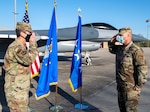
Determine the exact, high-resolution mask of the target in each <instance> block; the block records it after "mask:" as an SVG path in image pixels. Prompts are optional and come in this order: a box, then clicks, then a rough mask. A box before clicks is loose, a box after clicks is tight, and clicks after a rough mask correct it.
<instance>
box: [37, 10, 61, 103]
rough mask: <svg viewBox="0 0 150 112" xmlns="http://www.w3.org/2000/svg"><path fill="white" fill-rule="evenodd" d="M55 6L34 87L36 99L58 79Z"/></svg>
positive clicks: (48, 91) (46, 92)
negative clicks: (36, 84) (37, 78)
mask: <svg viewBox="0 0 150 112" xmlns="http://www.w3.org/2000/svg"><path fill="white" fill-rule="evenodd" d="M56 29H57V27H56V17H55V7H54V9H53V14H52V20H51V25H50V28H49V32H48V40H47V42H46V49H45V55H44V59H43V63H42V68H41V73H40V77H39V81H38V86H37V89H36V94H35V97H36V100H39V99H41V98H43V97H46V96H48V95H49V94H50V85H56V84H57V81H58V56H57V33H56Z"/></svg>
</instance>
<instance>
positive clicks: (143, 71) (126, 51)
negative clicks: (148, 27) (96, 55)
mask: <svg viewBox="0 0 150 112" xmlns="http://www.w3.org/2000/svg"><path fill="white" fill-rule="evenodd" d="M117 40H118V41H119V42H120V43H119V42H118V41H117ZM121 44H122V45H121ZM109 51H110V52H111V53H114V54H116V82H117V90H118V104H119V108H120V112H138V109H137V106H138V102H139V98H140V93H141V88H142V86H143V85H144V84H145V83H146V81H147V71H148V70H147V65H146V61H145V57H144V53H143V50H142V49H141V48H140V47H138V46H137V45H135V44H134V43H133V42H132V31H131V29H130V28H121V29H120V30H119V33H118V34H117V35H115V36H114V37H112V38H111V40H110V42H109Z"/></svg>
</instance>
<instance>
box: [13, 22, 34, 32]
mask: <svg viewBox="0 0 150 112" xmlns="http://www.w3.org/2000/svg"><path fill="white" fill-rule="evenodd" d="M16 29H17V30H21V31H29V32H33V31H32V29H31V25H30V24H29V23H25V22H17V26H16Z"/></svg>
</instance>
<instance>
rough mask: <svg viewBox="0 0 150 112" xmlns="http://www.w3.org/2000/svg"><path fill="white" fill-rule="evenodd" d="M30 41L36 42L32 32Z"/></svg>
mask: <svg viewBox="0 0 150 112" xmlns="http://www.w3.org/2000/svg"><path fill="white" fill-rule="evenodd" d="M30 41H36V36H35V33H34V32H32V35H31V36H30Z"/></svg>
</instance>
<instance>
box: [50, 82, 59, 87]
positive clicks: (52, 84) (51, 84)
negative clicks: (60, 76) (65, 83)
mask: <svg viewBox="0 0 150 112" xmlns="http://www.w3.org/2000/svg"><path fill="white" fill-rule="evenodd" d="M57 84H58V82H52V83H50V86H55V85H57Z"/></svg>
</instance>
